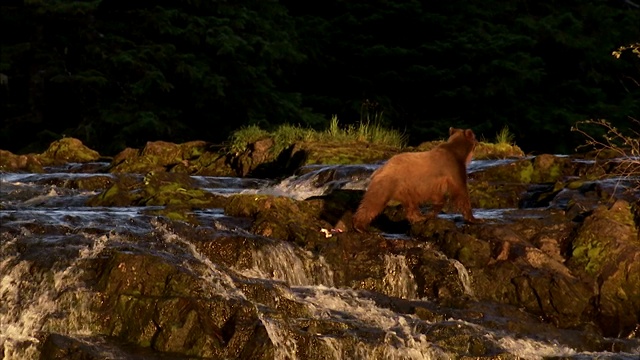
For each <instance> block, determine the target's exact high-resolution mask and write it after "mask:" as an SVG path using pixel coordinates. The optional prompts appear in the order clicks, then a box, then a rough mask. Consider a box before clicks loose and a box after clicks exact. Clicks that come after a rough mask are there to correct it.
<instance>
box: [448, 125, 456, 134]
mask: <svg viewBox="0 0 640 360" xmlns="http://www.w3.org/2000/svg"><path fill="white" fill-rule="evenodd" d="M455 131H456V129H454V128H453V126H452V127H450V128H449V136H451V135H453V133H454V132H455Z"/></svg>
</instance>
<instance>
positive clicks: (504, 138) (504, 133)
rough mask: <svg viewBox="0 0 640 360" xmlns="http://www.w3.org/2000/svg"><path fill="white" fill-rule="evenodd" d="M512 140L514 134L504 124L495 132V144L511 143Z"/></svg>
mask: <svg viewBox="0 0 640 360" xmlns="http://www.w3.org/2000/svg"><path fill="white" fill-rule="evenodd" d="M514 140H515V135H513V134H512V133H511V132H510V131H509V127H508V126H506V125H505V126H504V127H503V128H502V129H501V130H500V131H499V132H498V133H497V134H496V144H499V145H513V143H514Z"/></svg>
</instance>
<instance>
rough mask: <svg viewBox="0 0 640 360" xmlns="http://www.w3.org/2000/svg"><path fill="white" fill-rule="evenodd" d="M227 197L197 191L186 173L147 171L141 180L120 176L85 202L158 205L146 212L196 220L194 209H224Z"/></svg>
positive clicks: (99, 204) (111, 204) (177, 218)
mask: <svg viewBox="0 0 640 360" xmlns="http://www.w3.org/2000/svg"><path fill="white" fill-rule="evenodd" d="M226 202H227V198H225V197H224V196H221V195H216V194H213V193H210V192H208V191H206V190H203V189H200V188H198V187H197V186H195V184H194V180H193V178H192V177H190V176H189V175H187V174H181V173H168V172H149V173H148V174H146V175H145V176H144V177H142V178H141V177H140V176H135V175H128V174H125V175H121V176H118V177H117V178H116V180H114V182H113V184H112V185H111V186H110V187H109V188H107V189H106V190H104V191H103V192H101V193H100V194H97V195H95V196H93V197H92V198H90V199H89V200H88V201H87V204H88V205H89V206H154V207H157V206H161V207H163V208H162V209H159V210H158V209H155V210H149V211H148V213H152V214H156V215H164V216H168V217H170V218H172V219H176V220H184V221H195V219H194V218H193V216H191V211H192V210H194V209H205V208H218V207H223V206H224V204H225V203H226Z"/></svg>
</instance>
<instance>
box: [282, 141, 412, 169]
mask: <svg viewBox="0 0 640 360" xmlns="http://www.w3.org/2000/svg"><path fill="white" fill-rule="evenodd" d="M290 151H291V155H290V157H291V158H300V159H303V161H302V162H300V163H299V164H298V166H303V165H313V164H324V165H346V164H368V163H373V162H377V161H381V160H386V159H388V158H390V157H392V156H393V155H395V154H397V153H399V152H400V151H401V149H400V148H398V147H394V146H388V145H375V144H370V143H366V142H313V141H307V142H299V143H296V144H295V145H294V146H293V147H292V149H291V150H290Z"/></svg>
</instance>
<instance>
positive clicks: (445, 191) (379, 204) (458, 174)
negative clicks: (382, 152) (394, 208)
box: [353, 128, 478, 231]
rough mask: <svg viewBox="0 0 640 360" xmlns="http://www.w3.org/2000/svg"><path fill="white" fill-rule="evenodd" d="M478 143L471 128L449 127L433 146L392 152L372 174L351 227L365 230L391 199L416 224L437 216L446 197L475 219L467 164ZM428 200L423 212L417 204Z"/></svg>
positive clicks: (469, 220)
mask: <svg viewBox="0 0 640 360" xmlns="http://www.w3.org/2000/svg"><path fill="white" fill-rule="evenodd" d="M476 144H477V140H476V136H475V134H474V133H473V131H472V130H471V129H454V128H450V129H449V139H448V140H447V141H446V142H445V143H442V144H440V145H438V146H436V147H435V148H434V149H432V150H429V151H424V152H407V153H402V154H398V155H395V156H393V157H391V159H389V161H387V162H386V163H385V164H384V165H383V166H382V167H380V168H379V169H378V170H376V171H375V172H374V173H373V175H372V176H371V183H370V184H369V187H368V189H367V191H366V193H365V194H364V197H363V199H362V202H361V203H360V206H359V207H358V210H357V211H356V213H355V215H354V217H353V226H354V228H355V229H356V230H358V231H364V230H365V229H366V228H367V227H368V226H369V224H370V223H371V221H372V220H373V219H374V218H375V217H376V216H378V214H380V213H381V212H382V210H384V208H385V206H386V205H387V203H388V202H389V201H391V200H395V201H398V202H400V203H401V204H402V206H403V207H404V211H405V214H406V216H407V220H409V222H411V223H417V222H420V221H424V220H426V219H429V218H433V217H434V216H436V215H437V214H438V213H439V212H440V211H441V210H442V208H443V207H444V204H445V200H446V197H447V196H448V197H449V199H450V201H452V203H453V205H454V206H455V207H456V208H457V209H458V210H459V211H460V212H461V213H462V215H463V216H464V219H465V221H467V222H477V221H478V220H477V219H476V218H474V217H473V214H472V212H471V202H470V200H469V191H468V189H467V165H468V164H469V163H470V162H471V158H472V157H473V149H474V148H475V146H476ZM424 203H431V205H432V212H431V213H430V214H428V215H426V216H425V215H423V214H422V212H421V211H420V208H419V206H420V205H421V204H424Z"/></svg>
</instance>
